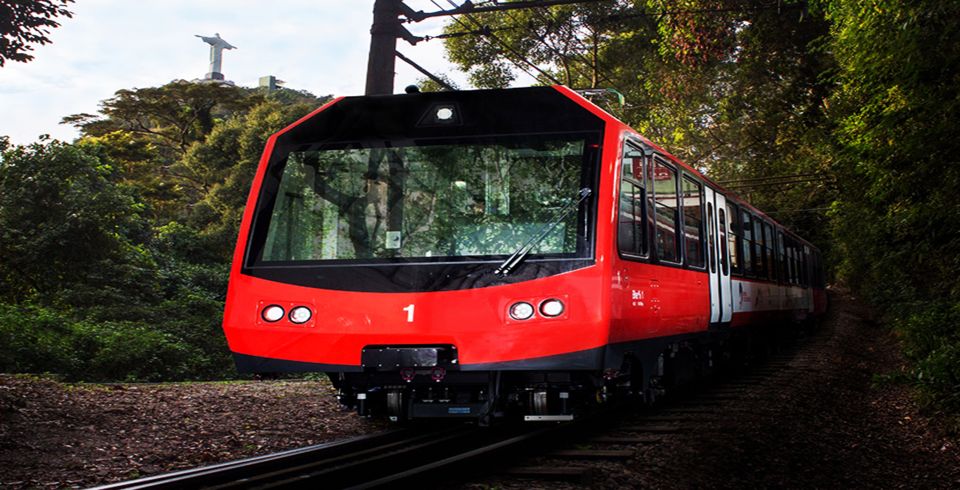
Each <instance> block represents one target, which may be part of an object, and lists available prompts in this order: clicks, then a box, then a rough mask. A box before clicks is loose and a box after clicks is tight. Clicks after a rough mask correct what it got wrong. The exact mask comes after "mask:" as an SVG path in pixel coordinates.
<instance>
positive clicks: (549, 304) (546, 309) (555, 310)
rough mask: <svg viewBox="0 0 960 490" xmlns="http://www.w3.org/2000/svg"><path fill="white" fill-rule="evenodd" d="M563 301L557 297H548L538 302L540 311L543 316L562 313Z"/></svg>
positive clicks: (553, 315)
mask: <svg viewBox="0 0 960 490" xmlns="http://www.w3.org/2000/svg"><path fill="white" fill-rule="evenodd" d="M563 310H564V308H563V301H560V300H559V299H548V300H546V301H544V302H543V303H540V313H541V314H542V315H543V316H549V317H555V316H560V315H562V314H563Z"/></svg>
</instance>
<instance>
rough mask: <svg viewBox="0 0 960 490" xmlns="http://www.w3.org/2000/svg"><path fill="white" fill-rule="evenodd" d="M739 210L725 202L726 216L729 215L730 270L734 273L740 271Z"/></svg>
mask: <svg viewBox="0 0 960 490" xmlns="http://www.w3.org/2000/svg"><path fill="white" fill-rule="evenodd" d="M739 213H740V212H739V211H738V210H737V207H736V206H735V205H733V204H732V203H729V202H728V203H727V216H729V217H730V230H729V231H728V235H727V240H729V248H730V272H732V273H734V274H739V273H740V242H739V240H740V237H739V236H738V235H739V234H740V223H739V220H738V217H739Z"/></svg>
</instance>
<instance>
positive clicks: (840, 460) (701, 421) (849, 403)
mask: <svg viewBox="0 0 960 490" xmlns="http://www.w3.org/2000/svg"><path fill="white" fill-rule="evenodd" d="M831 296H832V298H831V299H832V306H831V311H830V312H829V314H828V317H827V319H826V321H825V322H824V324H823V326H822V328H821V329H820V330H819V331H818V332H817V333H816V334H815V335H813V336H811V337H809V338H807V339H804V340H801V341H800V342H799V344H798V346H797V347H795V348H793V349H788V351H787V352H785V353H782V354H779V355H778V356H779V357H780V358H781V359H786V360H781V361H779V362H776V363H775V362H773V361H771V362H770V363H769V364H770V365H768V366H764V365H760V366H758V367H756V368H754V370H752V371H749V372H747V373H746V374H744V375H741V376H739V377H734V378H732V379H728V380H725V381H720V382H718V383H717V385H716V386H715V387H713V388H707V389H706V390H705V391H704V392H703V393H701V394H699V395H692V396H691V397H690V399H689V400H685V401H682V402H680V403H673V404H667V406H665V407H663V408H662V409H660V411H659V412H657V411H654V413H652V414H651V415H648V416H646V417H648V418H651V419H653V418H655V417H656V416H657V415H658V413H660V414H670V413H673V414H678V413H679V414H680V415H681V416H682V418H681V419H680V420H679V421H676V422H674V423H673V427H675V428H676V429H677V432H676V433H672V434H666V435H662V436H659V435H658V436H655V437H662V439H660V440H659V441H658V442H656V443H652V444H636V445H621V446H609V445H603V446H596V445H591V444H590V443H589V442H588V443H585V444H584V443H578V444H576V445H574V446H573V447H571V448H578V449H630V450H633V451H635V455H634V456H633V457H632V458H631V459H629V460H627V461H624V462H613V461H593V462H591V461H584V460H575V461H570V460H561V459H556V458H551V457H549V456H538V457H534V458H530V459H528V460H526V461H521V462H518V466H521V467H522V466H540V467H564V466H585V467H587V468H588V469H590V470H592V475H593V476H592V479H591V480H589V482H588V483H576V484H574V483H564V482H547V481H537V480H518V479H511V478H506V477H502V476H500V477H491V478H487V479H483V480H481V481H477V482H473V483H471V484H466V485H464V487H463V488H466V489H470V490H476V489H488V488H502V489H514V488H516V489H521V488H522V489H527V488H583V487H590V488H667V489H674V488H676V489H686V488H729V489H743V488H803V489H806V488H858V489H859V488H960V448H958V445H957V444H958V438H957V437H956V436H951V435H949V434H947V433H946V432H945V431H944V429H943V426H942V424H940V423H938V421H937V420H936V419H935V418H932V417H931V416H930V415H929V414H923V413H921V410H920V409H919V407H918V405H917V404H916V402H915V401H914V398H913V396H912V393H911V389H910V388H909V387H907V386H904V385H900V384H894V383H889V382H883V381H879V380H882V379H883V378H884V376H883V375H885V374H892V373H898V372H905V371H906V366H905V363H904V360H903V358H902V356H901V355H900V350H899V348H898V343H897V339H896V337H895V336H894V335H893V334H892V333H891V332H890V331H889V330H887V329H884V328H883V327H882V326H879V325H877V324H876V323H874V322H872V321H870V314H869V311H867V310H866V309H864V308H863V307H861V306H859V305H858V304H857V302H856V301H854V300H852V298H850V297H849V296H846V295H842V294H837V293H834V294H832V295H831ZM731 394H732V395H731ZM684 410H686V411H688V412H694V413H682V412H683V411H684ZM659 416H660V417H661V418H663V417H664V416H665V415H659ZM644 421H645V416H644V415H639V416H635V417H630V418H629V420H625V421H623V423H622V424H620V425H621V426H628V425H632V426H637V425H639V426H640V427H641V428H640V429H639V430H635V429H631V430H630V431H626V432H620V433H618V432H617V429H616V428H614V430H613V432H611V433H610V434H609V435H633V436H636V435H637V432H640V433H641V434H642V433H643V428H642V427H643V424H644V423H645V422H644ZM646 423H647V424H653V425H660V426H663V425H665V424H664V423H661V422H646ZM568 449H570V448H568Z"/></svg>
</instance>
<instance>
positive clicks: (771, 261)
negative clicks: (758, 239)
mask: <svg viewBox="0 0 960 490" xmlns="http://www.w3.org/2000/svg"><path fill="white" fill-rule="evenodd" d="M763 245H764V247H765V248H766V251H765V252H764V257H766V258H767V279H770V280H771V281H774V280H776V279H777V260H776V257H775V256H774V253H773V233H772V232H771V230H770V223H766V222H765V223H763Z"/></svg>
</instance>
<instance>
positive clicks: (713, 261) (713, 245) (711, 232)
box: [707, 202, 717, 272]
mask: <svg viewBox="0 0 960 490" xmlns="http://www.w3.org/2000/svg"><path fill="white" fill-rule="evenodd" d="M714 223H715V220H714V219H713V203H712V202H708V203H707V250H709V254H710V272H717V230H716V225H715V224H714Z"/></svg>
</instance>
